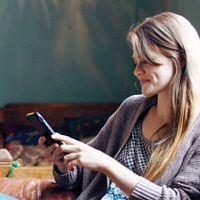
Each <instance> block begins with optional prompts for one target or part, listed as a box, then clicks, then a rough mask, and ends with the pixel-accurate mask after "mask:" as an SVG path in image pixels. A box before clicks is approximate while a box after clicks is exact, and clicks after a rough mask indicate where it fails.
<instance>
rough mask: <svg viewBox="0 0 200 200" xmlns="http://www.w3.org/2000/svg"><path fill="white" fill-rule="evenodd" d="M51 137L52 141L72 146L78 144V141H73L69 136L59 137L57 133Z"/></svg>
mask: <svg viewBox="0 0 200 200" xmlns="http://www.w3.org/2000/svg"><path fill="white" fill-rule="evenodd" d="M51 137H52V139H54V140H59V141H62V142H65V143H66V144H73V145H74V144H79V143H80V141H78V140H75V139H73V138H71V137H69V136H66V135H61V134H59V133H55V134H53V135H52V136H51Z"/></svg>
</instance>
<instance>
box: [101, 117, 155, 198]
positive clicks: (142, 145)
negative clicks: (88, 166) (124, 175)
mask: <svg viewBox="0 0 200 200" xmlns="http://www.w3.org/2000/svg"><path fill="white" fill-rule="evenodd" d="M153 143H154V142H149V141H147V140H146V139H145V138H144V137H143V135H142V118H139V120H138V122H137V123H136V126H135V127H134V128H133V131H132V134H131V137H130V139H129V140H128V142H127V144H126V145H125V146H124V148H123V150H122V152H121V153H120V154H119V157H118V158H117V160H118V161H119V162H120V163H121V164H123V165H124V166H126V167H127V168H129V169H130V170H132V171H133V172H134V173H136V174H137V175H139V176H142V175H143V171H144V167H145V165H146V164H147V162H148V160H149V158H150V152H149V145H153ZM111 199H112V200H113V199H114V200H119V199H120V200H122V199H126V200H128V199H129V197H128V196H127V195H126V194H125V193H124V192H123V191H121V190H120V189H119V188H118V186H117V185H115V183H113V182H111V184H110V188H109V190H108V192H107V193H106V195H104V196H103V198H102V199H101V200H111Z"/></svg>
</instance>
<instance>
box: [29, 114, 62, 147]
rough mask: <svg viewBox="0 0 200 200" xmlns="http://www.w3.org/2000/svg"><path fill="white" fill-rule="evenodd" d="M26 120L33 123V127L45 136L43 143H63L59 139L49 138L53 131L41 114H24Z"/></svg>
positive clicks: (47, 144)
mask: <svg viewBox="0 0 200 200" xmlns="http://www.w3.org/2000/svg"><path fill="white" fill-rule="evenodd" d="M26 118H27V119H28V121H29V122H30V123H31V124H32V125H33V127H34V128H35V129H36V131H38V132H39V133H40V134H41V135H43V136H45V137H46V141H45V145H46V146H50V145H52V144H54V143H57V144H59V145H61V144H63V143H62V142H61V141H56V140H53V139H52V138H51V135H53V134H54V133H55V132H54V131H53V129H52V128H51V127H50V126H49V124H48V123H47V122H46V120H45V119H44V118H43V117H42V115H41V114H40V113H38V112H32V113H28V114H27V115H26Z"/></svg>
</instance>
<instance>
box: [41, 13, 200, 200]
mask: <svg viewBox="0 0 200 200" xmlns="http://www.w3.org/2000/svg"><path fill="white" fill-rule="evenodd" d="M128 39H129V41H130V43H131V45H132V47H133V60H134V63H135V69H134V75H135V76H136V77H137V78H138V79H139V81H140V84H141V88H142V95H133V96H131V97H129V98H127V99H126V100H125V101H124V102H123V103H122V104H121V106H120V107H119V109H118V110H117V111H116V112H115V113H114V114H113V115H112V116H111V117H110V119H109V120H108V121H107V123H106V124H105V126H104V127H103V128H102V130H101V131H100V132H99V134H98V135H97V136H96V137H95V139H93V140H92V141H91V142H90V143H89V144H84V143H82V142H80V141H76V140H74V139H72V138H69V137H67V136H63V135H60V134H55V135H54V136H52V138H53V139H55V140H60V141H63V142H64V143H65V144H63V145H61V146H58V145H56V144H55V145H52V146H50V147H48V148H47V147H46V146H45V145H44V142H45V138H44V137H41V138H40V139H39V144H40V145H41V147H42V148H43V149H44V154H45V155H46V157H47V158H48V159H49V160H51V161H53V162H54V170H53V173H54V177H55V181H56V183H57V185H58V187H60V188H62V189H65V190H69V189H75V188H77V190H78V191H79V192H78V196H77V199H84V200H85V199H98V200H99V199H102V200H106V199H142V200H144V199H147V200H149V199H176V200H178V199H193V200H194V199H200V105H199V103H200V84H199V80H200V41H199V37H198V34H197V32H196V30H195V29H194V28H193V26H192V25H191V24H190V23H189V22H188V21H187V20H186V19H185V18H184V17H182V16H180V15H177V14H174V13H171V12H164V13H161V14H158V15H156V16H153V17H151V18H147V19H146V20H145V21H144V22H142V23H141V24H139V25H137V26H135V27H131V29H130V31H129V34H128ZM62 157H64V161H63V162H62V161H61V160H60V158H62Z"/></svg>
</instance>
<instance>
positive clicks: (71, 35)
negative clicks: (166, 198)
mask: <svg viewBox="0 0 200 200" xmlns="http://www.w3.org/2000/svg"><path fill="white" fill-rule="evenodd" d="M165 10H172V11H173V10H177V3H176V1H173V0H163V1H160V0H154V1H149V0H107V1H106V0H0V38H1V39H0V69H1V70H0V107H2V106H4V105H6V104H8V103H32V102H35V103H38V102H40V103H45V102H48V103H54V102H61V103H87V102H89V103H91V102H94V103H95V102H121V101H122V100H123V99H125V98H126V97H128V96H129V95H132V94H135V93H139V91H138V90H137V89H136V87H135V84H134V82H135V79H134V77H133V72H132V71H133V69H132V66H131V64H132V61H131V54H132V52H131V49H130V47H129V45H128V44H127V41H126V35H127V31H128V29H129V27H130V25H131V24H133V23H137V22H138V21H140V20H142V19H143V18H145V17H148V16H149V15H152V14H155V13H157V12H161V11H165Z"/></svg>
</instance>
